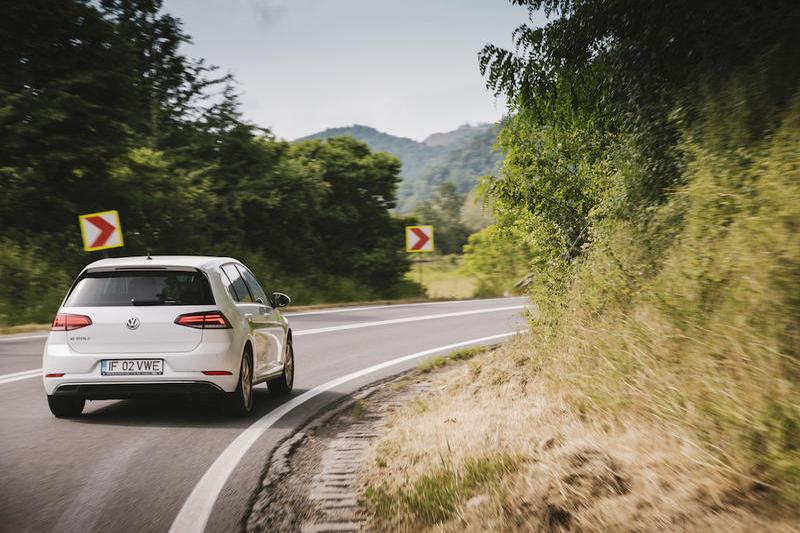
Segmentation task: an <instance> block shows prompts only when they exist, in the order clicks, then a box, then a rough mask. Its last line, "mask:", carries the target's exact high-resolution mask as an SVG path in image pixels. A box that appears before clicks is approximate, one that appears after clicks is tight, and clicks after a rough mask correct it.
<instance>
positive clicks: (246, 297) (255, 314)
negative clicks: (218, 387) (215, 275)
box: [222, 263, 270, 377]
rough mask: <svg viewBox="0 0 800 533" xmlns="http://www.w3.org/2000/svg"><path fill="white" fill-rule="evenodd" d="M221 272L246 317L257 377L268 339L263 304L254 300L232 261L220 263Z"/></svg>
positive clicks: (263, 359)
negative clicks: (251, 340)
mask: <svg viewBox="0 0 800 533" xmlns="http://www.w3.org/2000/svg"><path fill="white" fill-rule="evenodd" d="M222 272H223V273H224V274H225V276H226V277H227V280H228V282H229V283H230V291H231V295H232V296H233V297H234V300H236V308H237V310H238V311H239V314H240V315H241V316H243V317H244V318H245V319H246V323H247V326H248V328H249V329H250V336H251V338H252V339H253V374H254V376H256V377H258V376H259V375H260V374H262V373H263V372H264V368H265V367H266V366H267V353H268V351H269V346H268V344H269V340H270V339H269V335H267V332H266V324H267V321H266V318H264V313H263V311H262V310H261V309H262V307H263V306H262V305H261V304H259V303H258V302H256V297H255V296H254V295H253V293H252V292H251V291H250V289H249V288H248V286H247V284H246V283H245V281H244V278H243V277H242V275H241V273H240V272H239V269H237V268H236V265H235V264H234V263H227V264H225V265H222Z"/></svg>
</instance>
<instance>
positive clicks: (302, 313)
mask: <svg viewBox="0 0 800 533" xmlns="http://www.w3.org/2000/svg"><path fill="white" fill-rule="evenodd" d="M524 298H527V297H526V296H515V297H512V298H483V299H479V300H447V301H446V302H417V303H411V304H385V305H370V306H365V307H337V308H335V309H320V310H319V311H300V312H298V313H284V315H283V316H285V317H287V318H291V317H293V316H306V315H327V314H330V313H347V312H349V311H370V310H372V309H388V308H392V309H395V308H399V307H414V306H417V307H418V306H428V305H446V304H459V303H468V302H494V301H500V300H506V301H510V300H520V299H524Z"/></svg>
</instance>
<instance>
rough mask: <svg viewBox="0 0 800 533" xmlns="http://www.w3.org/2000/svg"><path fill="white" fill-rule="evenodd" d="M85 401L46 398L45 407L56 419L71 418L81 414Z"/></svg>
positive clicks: (66, 397)
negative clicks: (48, 408) (46, 406)
mask: <svg viewBox="0 0 800 533" xmlns="http://www.w3.org/2000/svg"><path fill="white" fill-rule="evenodd" d="M85 404H86V400H85V399H83V398H71V397H69V396H48V397H47V405H49V406H50V412H51V413H53V414H54V415H55V416H56V417H58V418H73V417H76V416H78V415H80V414H81V413H82V412H83V406H84V405H85Z"/></svg>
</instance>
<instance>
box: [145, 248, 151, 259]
mask: <svg viewBox="0 0 800 533" xmlns="http://www.w3.org/2000/svg"><path fill="white" fill-rule="evenodd" d="M150 256H151V252H150V250H149V249H148V250H147V257H145V259H147V260H148V261H152V260H153V258H152V257H150Z"/></svg>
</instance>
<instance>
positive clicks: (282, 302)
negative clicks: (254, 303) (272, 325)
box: [272, 292, 292, 307]
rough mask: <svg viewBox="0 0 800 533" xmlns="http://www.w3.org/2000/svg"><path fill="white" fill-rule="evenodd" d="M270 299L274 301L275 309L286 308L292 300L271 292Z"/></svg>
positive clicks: (281, 294) (280, 293)
mask: <svg viewBox="0 0 800 533" xmlns="http://www.w3.org/2000/svg"><path fill="white" fill-rule="evenodd" d="M272 299H273V300H274V301H275V307H286V306H287V305H289V304H290V303H292V299H291V298H289V297H288V296H286V295H285V294H283V293H282V292H273V293H272Z"/></svg>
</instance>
